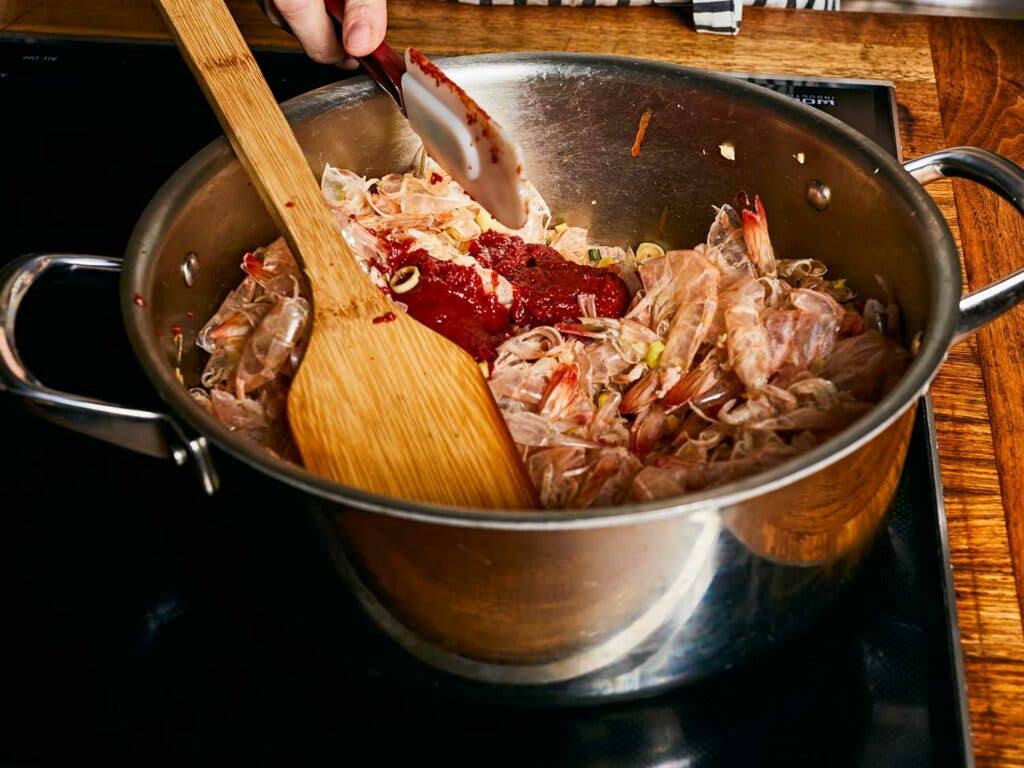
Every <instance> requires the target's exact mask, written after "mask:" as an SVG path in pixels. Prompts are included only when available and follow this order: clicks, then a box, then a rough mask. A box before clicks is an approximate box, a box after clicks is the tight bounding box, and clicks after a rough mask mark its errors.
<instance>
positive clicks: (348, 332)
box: [156, 0, 536, 509]
mask: <svg viewBox="0 0 1024 768" xmlns="http://www.w3.org/2000/svg"><path fill="white" fill-rule="evenodd" d="M156 1H157V5H158V6H159V7H160V9H161V11H162V12H163V15H164V19H165V21H166V22H167V25H168V27H169V28H170V30H171V32H172V34H173V35H174V37H175V39H176V40H177V43H178V47H179V48H180V49H181V51H182V53H183V54H184V56H185V59H186V60H187V61H188V64H189V67H190V68H191V69H192V73H193V75H194V76H195V78H196V80H197V81H198V82H199V84H200V86H202V89H203V91H204V92H205V94H206V97H207V99H208V100H209V102H210V104H211V105H212V106H213V109H214V111H215V112H216V113H217V117H218V119H219V120H220V123H221V125H222V126H223V128H224V132H225V133H226V134H227V137H228V139H229V140H230V142H231V145H232V147H234V150H235V153H236V154H237V155H238V157H239V159H240V160H241V161H242V165H243V166H244V167H245V169H246V171H247V172H248V174H249V177H250V178H251V179H252V181H253V184H255V186H256V189H257V191H258V192H259V194H260V197H261V198H262V199H263V202H264V204H265V205H266V206H267V209H268V210H269V211H270V214H271V216H273V218H274V221H275V223H276V224H277V226H278V227H279V229H280V231H281V232H282V234H283V235H284V237H285V240H286V241H287V242H288V245H289V246H290V248H291V250H292V253H293V254H295V256H296V257H297V258H298V259H299V262H300V263H301V264H302V265H303V268H304V269H305V272H306V274H307V275H308V276H309V281H310V285H311V287H312V291H313V307H314V323H313V329H312V335H311V337H310V340H309V348H308V350H307V351H306V356H305V358H304V359H303V361H302V365H301V366H300V368H299V371H298V375H297V376H296V378H295V381H294V382H293V383H292V387H291V392H290V394H289V397H288V418H289V422H290V424H291V429H292V434H293V435H294V437H295V442H296V443H297V444H298V447H299V451H300V452H301V453H302V459H303V462H304V463H305V465H306V467H307V468H308V469H309V470H310V471H312V472H315V473H316V474H318V475H322V476H324V477H326V478H329V479H331V480H334V481H336V482H338V483H342V484H344V485H348V486H352V487H355V488H360V489H363V490H365V491H370V492H372V493H379V494H384V495H387V496H395V497H399V498H404V499H409V500H413V501H419V502H427V503H435V504H446V505H458V506H472V507H487V508H512V509H522V508H532V507H536V495H535V492H534V489H533V486H532V484H531V483H530V479H529V477H528V476H527V475H526V471H525V469H524V467H523V465H522V462H521V460H520V458H519V455H518V453H517V451H516V448H515V445H514V444H513V442H512V439H511V436H510V435H509V432H508V428H507V427H506V426H505V422H504V420H503V418H502V416H501V412H500V411H499V410H498V408H497V406H496V404H495V403H494V400H493V399H492V397H491V394H490V390H489V389H488V387H487V383H486V382H485V381H484V379H483V376H482V375H481V372H480V369H479V367H478V366H477V364H476V363H475V362H474V361H473V359H472V358H471V357H470V356H469V355H468V354H467V353H466V352H464V351H463V350H462V349H460V348H459V347H457V346H456V345H454V344H452V343H451V342H449V341H448V340H447V339H445V338H444V337H442V336H440V335H439V334H437V333H434V332H433V331H431V330H430V329H428V328H426V327H425V326H422V325H420V324H419V323H417V322H416V321H415V320H412V319H411V318H410V317H408V315H406V314H405V313H403V312H400V311H397V310H396V308H395V307H394V305H393V304H392V303H391V302H390V301H389V300H388V299H387V298H386V297H384V296H383V295H382V294H381V293H380V291H379V290H377V288H376V287H374V286H373V284H372V283H371V282H370V281H369V279H368V278H367V277H366V276H365V275H364V274H363V272H362V270H361V268H360V267H359V265H358V264H357V262H356V259H355V257H354V256H353V255H352V253H351V251H350V250H349V249H348V247H347V246H346V244H345V241H344V239H343V238H342V236H341V233H340V232H339V231H338V228H337V227H336V225H335V223H334V221H333V218H332V215H331V213H330V211H329V209H328V208H327V204H326V202H325V201H324V199H323V195H322V194H321V192H320V188H319V185H318V184H317V183H316V179H315V178H314V176H313V173H312V170H311V169H310V167H309V164H308V163H307V162H306V158H305V156H304V155H303V153H302V150H301V149H300V147H299V145H298V142H297V141H296V139H295V136H294V134H293V133H292V131H291V128H290V126H289V125H288V122H287V121H286V120H285V118H284V115H283V114H282V113H281V110H280V108H279V107H278V106H277V103H276V102H275V101H274V97H273V95H272V94H271V92H270V88H269V87H268V86H267V83H266V81H265V80H264V79H263V75H262V73H261V72H260V69H259V67H258V66H257V64H256V61H255V59H253V57H252V53H251V52H250V51H249V48H248V46H247V45H246V44H245V41H244V40H243V39H242V35H241V33H240V32H239V31H238V27H237V26H236V25H235V22H234V20H233V19H232V18H231V14H230V13H229V12H228V9H227V7H226V6H225V5H224V2H223V0H156ZM339 138H342V139H343V138H344V137H339Z"/></svg>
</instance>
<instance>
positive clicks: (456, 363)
mask: <svg viewBox="0 0 1024 768" xmlns="http://www.w3.org/2000/svg"><path fill="white" fill-rule="evenodd" d="M316 315H317V317H316V323H318V324H319V328H318V330H317V332H316V333H315V334H314V336H313V338H312V340H311V345H310V348H309V350H308V351H307V352H306V356H305V358H304V359H303V362H302V366H301V368H300V369H299V373H298V376H297V378H296V379H295V381H294V382H293V384H292V389H291V394H290V395H289V398H288V417H289V419H290V421H291V426H292V431H293V433H294V434H295V437H296V440H297V442H298V443H299V449H300V451H301V452H302V456H303V460H304V462H305V464H306V466H307V467H308V468H309V469H310V470H311V471H313V472H315V473H316V474H319V475H323V476H325V477H330V478H333V479H336V480H338V481H339V482H344V483H345V484H346V485H351V486H355V487H357V488H362V489H364V490H368V491H373V492H376V493H384V494H387V495H390V496H397V497H399V498H407V499H416V500H418V501H423V502H428V503H439V504H455V505H460V506H479V507H487V508H515V507H517V506H521V505H523V500H524V499H526V500H527V502H526V504H525V506H531V505H532V503H533V501H534V498H533V487H532V485H531V483H530V481H529V478H528V477H526V474H525V472H524V471H523V466H522V461H521V460H520V458H519V456H518V454H517V453H516V452H515V450H514V445H513V444H512V442H511V438H510V437H509V435H508V431H507V428H506V426H505V422H504V419H503V418H502V415H501V412H500V411H499V410H498V408H497V406H496V405H495V403H494V400H493V398H492V397H491V394H490V391H489V389H488V387H487V383H486V382H485V381H484V379H483V376H482V375H481V373H480V369H479V368H478V367H477V365H476V363H475V362H473V360H472V358H470V356H469V355H467V354H466V353H465V352H463V351H462V350H461V349H459V348H457V347H455V346H454V345H452V344H451V343H450V342H448V341H447V340H446V339H443V338H442V337H440V336H438V335H437V334H435V333H434V332H433V331H431V330H429V329H427V328H424V327H423V326H421V325H419V324H418V323H417V322H416V321H415V320H412V319H410V318H409V317H408V316H406V315H402V314H397V313H396V314H395V317H394V320H389V321H388V322H378V323H374V322H373V318H371V317H368V316H365V315H364V316H343V315H339V314H334V313H333V312H331V311H330V310H325V311H319V310H318V311H317V312H316ZM385 317H389V315H385ZM357 335H358V336H359V337H360V338H361V343H359V344H357V345H351V344H348V343H346V340H347V339H350V338H352V337H353V336H357ZM358 369H361V370H362V371H363V372H364V373H363V375H359V376H344V377H339V376H338V375H337V374H338V371H344V370H358ZM324 382H331V386H329V387H328V386H324ZM425 390H426V391H428V392H427V393H428V394H429V397H425V396H424V392H425ZM339 436H342V438H343V439H345V440H347V441H350V443H351V445H353V446H356V448H357V449H356V450H345V451H336V450H324V447H327V448H330V447H331V441H332V440H336V439H338V437H339Z"/></svg>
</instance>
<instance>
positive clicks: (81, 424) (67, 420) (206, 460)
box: [0, 253, 218, 493]
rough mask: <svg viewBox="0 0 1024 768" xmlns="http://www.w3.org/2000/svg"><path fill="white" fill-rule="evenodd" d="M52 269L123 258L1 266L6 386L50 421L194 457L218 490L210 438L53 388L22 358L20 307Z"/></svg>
mask: <svg viewBox="0 0 1024 768" xmlns="http://www.w3.org/2000/svg"><path fill="white" fill-rule="evenodd" d="M52 269H82V270H100V271H104V272H120V271H121V260H120V259H113V258H109V257H106V256H82V255H78V254H55V253H53V254H51V253H45V254H33V255H29V256H23V257H22V258H20V259H16V260H15V261H13V262H11V263H10V264H8V265H7V266H6V267H5V268H4V269H3V270H2V271H0V391H6V392H9V393H10V394H13V395H15V396H17V397H21V398H22V399H24V400H26V401H28V402H30V403H31V404H32V405H34V406H35V407H36V411H37V412H38V413H39V414H40V415H41V416H42V417H43V418H45V419H47V420H48V421H52V422H54V423H55V424H60V425H61V426H64V427H67V428H68V429H73V430H75V431H76V432H83V433H85V434H87V435H92V436H93V437H98V438H99V439H101V440H106V441H107V442H108V443H113V444H114V445H119V446H121V447H122V448H129V449H131V450H133V451H138V452H139V453H145V454H148V455H150V456H155V457H157V458H171V459H173V460H174V461H175V462H176V463H177V464H184V463H185V462H186V461H187V460H188V458H189V457H191V458H192V459H193V462H194V464H195V466H196V469H197V470H198V472H199V478H200V481H201V482H202V484H203V487H204V488H205V489H206V491H207V493H213V492H215V491H216V490H217V485H218V479H217V473H216V470H215V469H214V468H213V464H212V462H211V461H210V455H209V449H208V447H207V444H206V438H205V437H202V436H199V437H195V438H189V437H187V436H186V434H185V432H184V430H183V429H182V428H181V426H179V424H178V423H177V422H176V421H175V420H174V419H173V418H170V417H168V416H166V415H165V414H162V413H157V412H156V411H145V410H140V409H137V408H124V407H121V406H118V405H114V404H113V403H106V402H103V401H101V400H94V399H93V398H88V397H80V396H78V395H72V394H69V393H67V392H59V391H57V390H55V389H50V388H49V387H47V386H45V385H44V384H42V383H41V382H39V381H38V380H37V379H36V378H35V376H33V375H32V373H31V372H30V371H29V370H28V369H27V368H26V367H25V366H24V364H23V363H22V362H21V358H20V357H19V355H18V348H17V345H16V343H15V335H14V333H15V323H16V320H17V317H18V307H19V305H20V304H21V300H22V299H23V298H24V296H25V294H26V293H28V291H29V289H31V287H32V285H33V284H34V283H35V282H36V280H38V279H39V278H40V277H41V276H42V275H43V274H45V273H46V272H48V271H50V270H52Z"/></svg>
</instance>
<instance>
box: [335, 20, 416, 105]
mask: <svg viewBox="0 0 1024 768" xmlns="http://www.w3.org/2000/svg"><path fill="white" fill-rule="evenodd" d="M324 4H325V5H326V6H327V11H328V13H330V14H331V15H332V16H333V17H334V18H335V19H337V20H338V24H339V25H340V24H341V23H342V20H343V18H344V16H345V3H344V0H324ZM359 63H360V64H362V65H363V69H365V70H366V74H368V75H369V76H370V77H372V78H373V79H374V80H375V81H376V82H377V84H378V85H379V86H380V87H381V88H383V89H384V91H385V92H386V93H387V94H388V95H389V96H390V97H391V98H392V99H394V100H395V103H396V104H397V105H398V108H399V109H400V110H402V113H403V114H404V113H405V102H404V100H403V99H402V75H403V74H404V73H405V61H404V60H403V59H402V57H401V56H400V55H399V54H398V52H397V51H396V50H395V49H394V48H392V47H391V46H390V45H388V44H387V43H386V42H383V43H381V44H380V45H379V46H377V50H375V51H374V52H373V53H371V54H370V55H369V56H360V57H359Z"/></svg>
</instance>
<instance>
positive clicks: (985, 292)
mask: <svg viewBox="0 0 1024 768" xmlns="http://www.w3.org/2000/svg"><path fill="white" fill-rule="evenodd" d="M903 168H904V169H905V170H906V171H907V172H908V173H910V175H911V176H913V177H914V178H915V179H916V180H917V181H918V182H919V183H921V184H930V183H931V182H933V181H935V180H936V179H942V178H946V177H954V178H961V179H968V180H970V181H975V182H977V183H979V184H984V185H985V186H986V187H988V188H989V189H991V190H992V191H993V192H995V193H996V194H998V195H999V196H1000V197H1002V198H1003V199H1004V200H1006V201H1008V202H1010V203H1012V204H1013V206H1014V207H1015V208H1016V209H1017V210H1018V211H1019V212H1020V213H1021V215H1024V169H1021V168H1020V167H1019V166H1017V165H1016V164H1014V163H1011V162H1010V161H1009V160H1007V159H1006V158H1005V157H1000V156H999V155H996V154H993V153H992V152H987V151H985V150H984V149H977V148H976V147H951V148H949V149H943V150H941V151H939V152H933V153H932V154H930V155H924V156H923V157H918V158H915V159H914V160H910V161H908V162H906V163H904V164H903ZM1022 301H1024V269H1018V270H1017V271H1016V272H1013V273H1012V274H1010V275H1007V276H1006V277H1004V278H1003V279H1002V280H998V281H996V282H994V283H992V284H991V285H986V286H985V287H984V288H982V289H981V290H979V291H975V292H974V293H971V294H968V295H967V296H964V297H963V298H962V299H960V321H959V323H958V325H957V335H956V338H957V339H961V338H963V337H964V336H967V335H969V334H971V333H974V331H976V330H978V329H979V328H981V326H983V325H985V324H986V323H988V322H989V321H991V320H995V319H996V318H997V317H999V316H1000V315H1002V314H1003V313H1004V312H1006V311H1007V310H1010V309H1012V308H1013V307H1015V306H1017V305H1018V304H1020V303H1021V302H1022Z"/></svg>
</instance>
